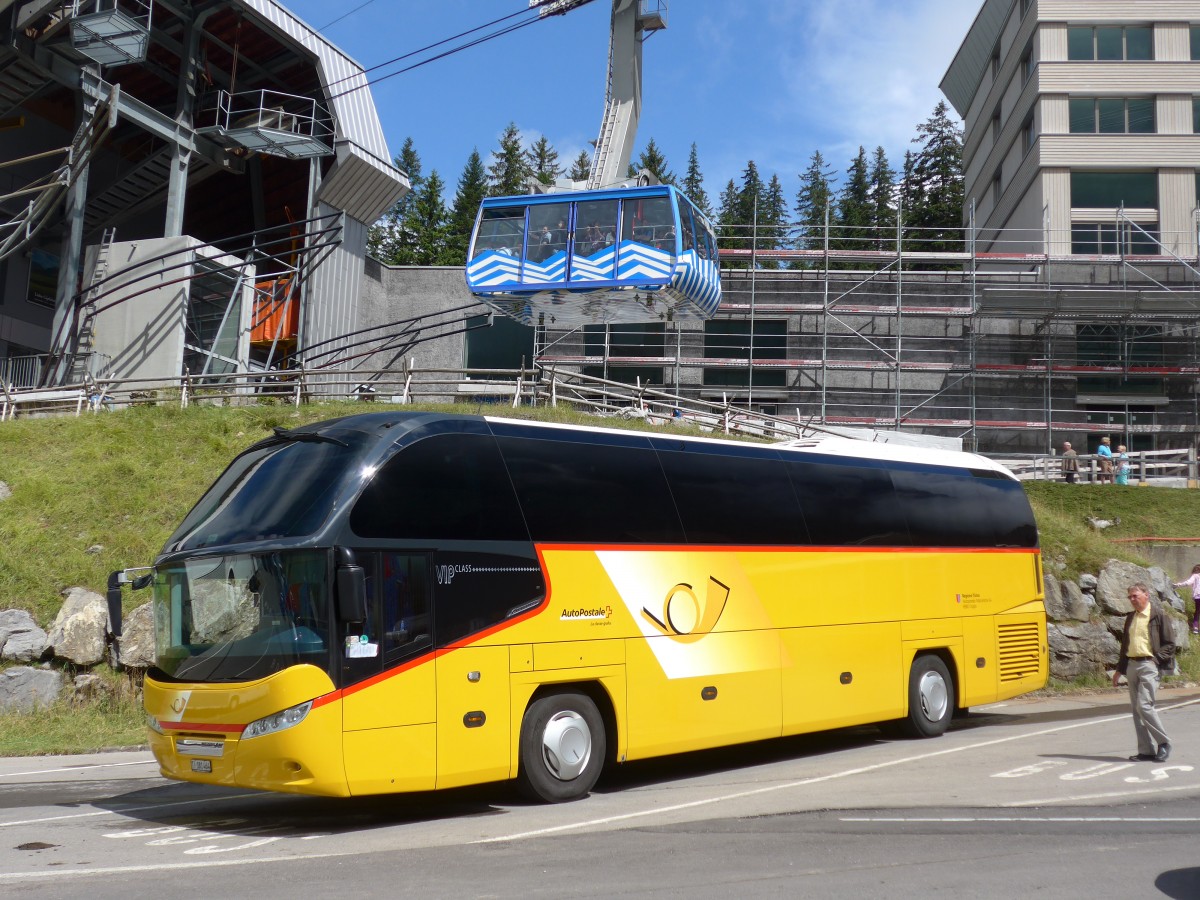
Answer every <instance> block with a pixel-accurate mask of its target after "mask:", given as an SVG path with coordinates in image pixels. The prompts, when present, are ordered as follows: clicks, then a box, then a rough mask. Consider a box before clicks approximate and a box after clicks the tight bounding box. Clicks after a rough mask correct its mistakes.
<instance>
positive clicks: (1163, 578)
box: [1146, 566, 1184, 612]
mask: <svg viewBox="0 0 1200 900" xmlns="http://www.w3.org/2000/svg"><path fill="white" fill-rule="evenodd" d="M1146 571H1148V572H1149V573H1150V581H1149V582H1148V584H1149V585H1150V588H1151V589H1152V590H1153V591H1154V592H1155V593H1156V594H1158V599H1159V600H1160V601H1162V603H1163V604H1164V605H1166V606H1170V607H1172V608H1173V609H1176V610H1178V611H1179V612H1183V610H1184V604H1183V598H1182V597H1180V596H1179V594H1177V593H1175V583H1174V582H1173V581H1171V578H1170V576H1168V575H1167V573H1166V572H1164V571H1163V569H1162V568H1161V567H1160V566H1151V567H1150V568H1149V569H1147V570H1146Z"/></svg>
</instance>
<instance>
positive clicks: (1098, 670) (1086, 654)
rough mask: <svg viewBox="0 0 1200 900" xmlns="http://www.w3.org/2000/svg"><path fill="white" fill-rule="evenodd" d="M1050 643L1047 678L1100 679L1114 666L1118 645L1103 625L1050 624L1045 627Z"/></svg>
mask: <svg viewBox="0 0 1200 900" xmlns="http://www.w3.org/2000/svg"><path fill="white" fill-rule="evenodd" d="M1046 637H1047V639H1048V641H1049V643H1050V674H1051V675H1052V676H1054V677H1055V678H1078V677H1079V676H1080V675H1103V674H1104V670H1105V668H1111V667H1112V666H1115V665H1116V664H1117V657H1118V656H1119V655H1120V652H1121V645H1120V643H1119V642H1118V641H1117V640H1116V638H1114V637H1113V636H1112V634H1111V633H1110V632H1109V631H1108V629H1107V628H1106V627H1105V625H1104V624H1103V623H1100V622H1081V623H1079V624H1071V625H1065V624H1059V623H1051V624H1049V625H1047V626H1046Z"/></svg>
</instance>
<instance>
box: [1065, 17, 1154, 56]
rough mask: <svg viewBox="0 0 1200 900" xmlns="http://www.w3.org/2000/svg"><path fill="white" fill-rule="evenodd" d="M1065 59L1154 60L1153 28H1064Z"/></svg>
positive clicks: (1099, 26)
mask: <svg viewBox="0 0 1200 900" xmlns="http://www.w3.org/2000/svg"><path fill="white" fill-rule="evenodd" d="M1067 59H1070V60H1078V61H1091V60H1141V59H1154V29H1153V28H1151V27H1150V26H1149V25H1127V26H1124V27H1122V26H1120V25H1096V26H1092V25H1072V26H1070V27H1068V28H1067Z"/></svg>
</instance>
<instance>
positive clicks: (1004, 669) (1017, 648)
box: [999, 622, 1042, 684]
mask: <svg viewBox="0 0 1200 900" xmlns="http://www.w3.org/2000/svg"><path fill="white" fill-rule="evenodd" d="M999 635H1000V637H999V639H1000V682H1001V683H1002V684H1003V683H1004V682H1006V681H1018V680H1020V679H1022V678H1028V677H1029V676H1030V675H1036V674H1038V671H1039V663H1040V661H1041V651H1042V648H1041V627H1040V626H1039V625H1038V624H1037V623H1036V622H1024V623H1021V624H1019V625H1001V626H1000V628H999Z"/></svg>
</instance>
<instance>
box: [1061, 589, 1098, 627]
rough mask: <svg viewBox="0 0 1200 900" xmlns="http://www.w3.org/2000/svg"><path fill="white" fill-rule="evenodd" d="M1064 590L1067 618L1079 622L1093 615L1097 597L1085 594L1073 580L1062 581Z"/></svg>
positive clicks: (1064, 606) (1064, 605)
mask: <svg viewBox="0 0 1200 900" xmlns="http://www.w3.org/2000/svg"><path fill="white" fill-rule="evenodd" d="M1062 592H1063V608H1064V609H1065V610H1066V613H1067V615H1066V618H1068V619H1075V620H1076V621H1079V622H1086V621H1087V620H1088V619H1090V618H1091V617H1092V610H1093V609H1095V608H1096V598H1095V597H1093V596H1092V595H1091V594H1085V593H1084V592H1083V591H1081V590H1080V589H1079V585H1077V584H1076V583H1075V582H1073V581H1064V582H1063V583H1062Z"/></svg>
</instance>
